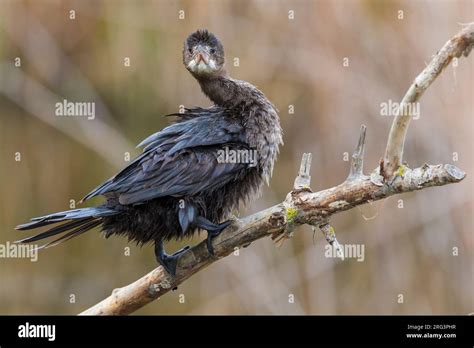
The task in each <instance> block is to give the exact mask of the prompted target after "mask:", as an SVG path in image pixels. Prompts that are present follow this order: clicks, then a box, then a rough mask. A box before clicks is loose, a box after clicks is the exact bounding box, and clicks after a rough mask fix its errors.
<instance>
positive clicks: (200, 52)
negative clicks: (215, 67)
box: [194, 47, 209, 65]
mask: <svg viewBox="0 0 474 348" xmlns="http://www.w3.org/2000/svg"><path fill="white" fill-rule="evenodd" d="M194 61H195V62H196V65H199V63H201V61H202V62H203V63H204V64H206V65H208V64H209V53H207V51H206V50H205V49H204V48H202V47H197V49H196V53H195V58H194Z"/></svg>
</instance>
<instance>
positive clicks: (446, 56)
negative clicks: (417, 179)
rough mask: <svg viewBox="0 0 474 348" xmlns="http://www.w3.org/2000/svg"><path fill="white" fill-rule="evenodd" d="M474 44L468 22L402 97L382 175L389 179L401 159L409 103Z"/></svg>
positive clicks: (389, 140) (408, 121)
mask: <svg viewBox="0 0 474 348" xmlns="http://www.w3.org/2000/svg"><path fill="white" fill-rule="evenodd" d="M473 46H474V23H470V24H468V25H467V26H466V27H465V28H464V29H463V30H461V31H460V32H459V33H458V34H456V35H455V36H454V37H453V38H452V39H451V40H449V41H448V42H446V44H445V45H444V46H443V48H441V50H439V51H438V53H436V55H435V56H434V57H433V59H432V60H431V63H430V64H428V66H427V67H426V68H425V69H424V70H423V71H422V72H421V74H419V75H418V76H417V77H416V79H415V80H414V81H413V83H412V85H411V86H410V88H409V89H408V91H407V92H406V94H405V96H404V97H403V99H402V101H401V103H400V106H399V110H398V115H397V116H396V117H395V119H394V120H393V123H392V128H391V129H390V134H389V136H388V141H387V148H386V150H385V157H384V160H383V163H382V164H383V168H382V175H383V176H384V178H385V179H388V178H391V177H392V176H393V174H394V173H395V171H396V170H397V169H398V167H399V166H400V164H401V163H402V159H403V146H404V143H405V138H406V135H407V131H408V125H409V124H410V120H411V118H412V117H411V116H412V115H410V110H411V108H410V107H407V106H409V105H410V104H412V103H416V102H418V100H419V99H420V97H421V96H422V95H423V93H424V92H425V91H426V90H427V89H428V87H429V86H430V85H431V83H432V82H433V81H434V80H435V79H436V78H437V77H438V75H439V74H441V72H442V71H443V69H444V68H446V67H447V66H448V65H449V64H450V63H451V61H452V60H453V59H454V58H459V57H461V55H463V56H465V57H467V56H468V55H469V53H470V52H471V50H472V48H473Z"/></svg>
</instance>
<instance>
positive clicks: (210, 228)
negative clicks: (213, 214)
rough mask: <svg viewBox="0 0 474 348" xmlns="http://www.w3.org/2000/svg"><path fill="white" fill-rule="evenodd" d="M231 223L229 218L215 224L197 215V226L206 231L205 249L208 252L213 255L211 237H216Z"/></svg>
mask: <svg viewBox="0 0 474 348" xmlns="http://www.w3.org/2000/svg"><path fill="white" fill-rule="evenodd" d="M231 223H232V221H231V220H228V221H225V222H223V223H221V224H215V223H212V222H211V221H209V220H207V219H206V218H203V217H201V216H200V217H198V227H199V228H202V229H204V230H206V231H207V250H208V251H209V254H211V255H212V256H214V255H215V254H214V247H213V246H212V239H213V238H214V237H217V236H218V235H219V234H220V233H221V232H222V231H223V230H224V229H225V228H226V227H227V226H229V225H230V224H231Z"/></svg>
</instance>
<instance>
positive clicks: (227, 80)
mask: <svg viewBox="0 0 474 348" xmlns="http://www.w3.org/2000/svg"><path fill="white" fill-rule="evenodd" d="M197 80H198V82H199V84H200V85H201V89H202V91H203V92H204V94H205V95H206V96H207V97H208V98H209V99H211V100H212V101H213V102H214V104H216V105H219V106H222V107H232V106H235V105H238V104H240V103H241V102H242V101H243V100H244V99H245V97H244V95H245V94H246V93H245V91H244V89H243V87H242V85H241V84H239V83H238V81H236V80H234V79H232V78H231V77H230V76H229V75H227V73H226V72H222V73H221V74H219V75H216V76H211V77H198V78H197Z"/></svg>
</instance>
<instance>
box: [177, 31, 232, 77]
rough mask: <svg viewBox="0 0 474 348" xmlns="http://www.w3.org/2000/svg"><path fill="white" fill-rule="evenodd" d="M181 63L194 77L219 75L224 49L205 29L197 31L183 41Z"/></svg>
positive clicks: (222, 64) (222, 65)
mask: <svg viewBox="0 0 474 348" xmlns="http://www.w3.org/2000/svg"><path fill="white" fill-rule="evenodd" d="M183 63H184V65H185V66H186V69H188V70H189V71H190V72H191V73H192V74H193V75H195V76H196V77H211V76H215V75H219V73H220V72H221V71H222V70H223V67H224V47H223V46H222V44H221V42H220V41H219V39H218V38H217V37H216V36H215V35H214V34H212V33H210V32H209V31H207V30H206V29H199V30H197V31H195V32H194V33H192V34H191V35H189V36H188V38H187V39H186V40H185V41H184V48H183Z"/></svg>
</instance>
